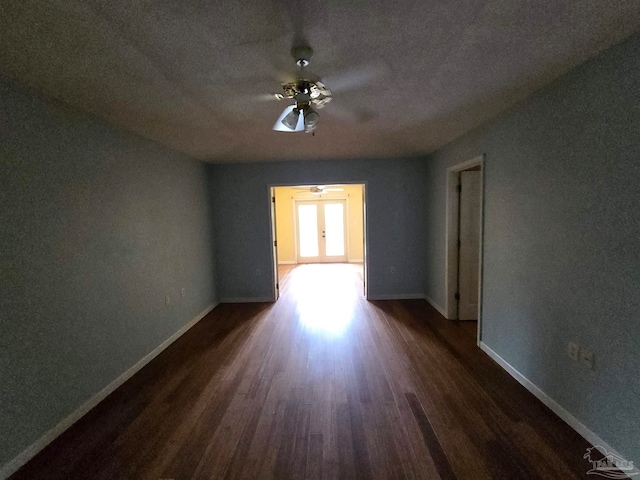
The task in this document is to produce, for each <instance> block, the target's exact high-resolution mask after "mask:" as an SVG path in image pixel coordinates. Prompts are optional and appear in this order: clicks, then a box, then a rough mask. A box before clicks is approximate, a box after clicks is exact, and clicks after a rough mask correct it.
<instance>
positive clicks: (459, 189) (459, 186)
mask: <svg viewBox="0 0 640 480" xmlns="http://www.w3.org/2000/svg"><path fill="white" fill-rule="evenodd" d="M461 191H462V185H461V184H459V185H458V193H460V192H461Z"/></svg>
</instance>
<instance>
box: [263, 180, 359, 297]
mask: <svg viewBox="0 0 640 480" xmlns="http://www.w3.org/2000/svg"><path fill="white" fill-rule="evenodd" d="M269 193H270V198H269V202H270V205H271V233H272V239H271V240H272V252H273V255H272V256H273V279H274V298H275V299H277V298H278V296H279V294H280V280H281V278H282V276H283V274H284V273H286V272H287V271H290V270H291V268H292V267H291V266H292V265H301V264H328V263H333V264H335V263H348V264H352V265H353V267H355V268H358V267H359V268H361V270H362V283H363V291H364V296H365V297H366V296H367V286H368V282H367V256H366V251H367V248H366V243H367V241H366V230H367V228H366V215H365V211H366V185H365V184H364V183H353V184H352V183H333V184H324V185H291V186H289V185H278V186H270V187H269ZM332 271H338V270H337V269H332Z"/></svg>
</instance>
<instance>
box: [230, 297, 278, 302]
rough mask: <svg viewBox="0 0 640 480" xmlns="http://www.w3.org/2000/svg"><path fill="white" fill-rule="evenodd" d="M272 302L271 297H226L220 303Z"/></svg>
mask: <svg viewBox="0 0 640 480" xmlns="http://www.w3.org/2000/svg"><path fill="white" fill-rule="evenodd" d="M262 302H273V297H226V298H221V299H220V303H262Z"/></svg>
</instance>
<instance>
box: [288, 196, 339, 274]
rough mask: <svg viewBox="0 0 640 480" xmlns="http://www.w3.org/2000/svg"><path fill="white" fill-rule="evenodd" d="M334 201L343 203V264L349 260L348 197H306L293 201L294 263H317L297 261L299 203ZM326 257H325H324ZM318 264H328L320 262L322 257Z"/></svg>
mask: <svg viewBox="0 0 640 480" xmlns="http://www.w3.org/2000/svg"><path fill="white" fill-rule="evenodd" d="M334 200H338V201H340V202H344V219H343V220H344V252H345V255H344V256H345V257H347V259H346V260H345V262H349V261H350V260H351V252H350V249H349V243H350V239H351V237H350V236H349V197H347V196H345V195H342V196H336V197H325V198H317V197H316V198H306V197H301V198H294V199H293V202H292V204H293V235H294V238H295V240H294V242H293V250H294V253H295V257H296V263H317V262H301V261H300V259H299V255H298V254H299V246H300V245H299V243H300V236H299V233H300V232H299V231H298V223H299V222H298V220H299V219H298V209H297V206H298V204H299V203H306V202H331V201H334ZM322 215H323V216H324V212H322ZM318 248H320V245H319V244H318ZM325 256H326V255H325ZM319 263H330V262H325V261H323V260H322V257H321V256H320V261H319ZM335 263H342V262H335Z"/></svg>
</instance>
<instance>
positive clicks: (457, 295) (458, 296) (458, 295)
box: [455, 292, 460, 300]
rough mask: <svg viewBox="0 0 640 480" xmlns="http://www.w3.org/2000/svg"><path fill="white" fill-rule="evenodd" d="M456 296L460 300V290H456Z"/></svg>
mask: <svg viewBox="0 0 640 480" xmlns="http://www.w3.org/2000/svg"><path fill="white" fill-rule="evenodd" d="M455 297H456V300H460V294H459V293H458V292H456V295H455Z"/></svg>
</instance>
